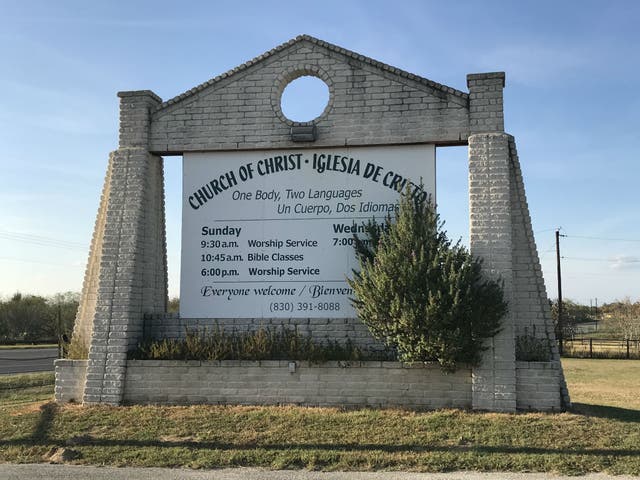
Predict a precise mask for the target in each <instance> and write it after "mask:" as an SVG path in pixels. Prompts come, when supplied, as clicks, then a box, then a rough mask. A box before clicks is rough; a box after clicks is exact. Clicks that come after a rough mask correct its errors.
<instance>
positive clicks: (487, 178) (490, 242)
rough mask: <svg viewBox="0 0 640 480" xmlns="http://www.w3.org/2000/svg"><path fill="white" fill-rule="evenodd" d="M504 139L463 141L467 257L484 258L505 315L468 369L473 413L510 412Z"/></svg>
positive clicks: (512, 380)
mask: <svg viewBox="0 0 640 480" xmlns="http://www.w3.org/2000/svg"><path fill="white" fill-rule="evenodd" d="M509 138H510V137H509V136H508V135H506V134H504V133H484V134H476V135H471V136H470V137H469V215H470V248H471V253H472V254H473V255H475V256H477V257H480V258H482V259H483V260H484V264H483V266H484V271H485V273H486V274H487V276H489V277H491V278H494V279H501V280H502V281H503V282H504V294H505V299H506V300H507V302H508V303H509V312H508V313H507V315H506V316H505V317H504V318H503V320H502V330H501V331H500V333H498V334H497V335H496V336H495V337H493V338H492V339H491V340H488V341H487V343H486V347H488V349H487V351H486V352H485V353H484V355H483V359H482V363H481V364H480V365H479V366H478V367H476V368H474V369H473V374H472V389H473V394H472V403H473V408H474V409H482V410H492V411H504V412H512V411H515V409H516V362H515V338H514V314H513V305H514V303H513V260H512V251H513V244H512V243H513V242H512V215H511V182H510V177H511V175H510V165H509Z"/></svg>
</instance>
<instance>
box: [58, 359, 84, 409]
mask: <svg viewBox="0 0 640 480" xmlns="http://www.w3.org/2000/svg"><path fill="white" fill-rule="evenodd" d="M54 365H55V372H56V373H55V375H56V388H55V398H56V402H60V403H67V402H76V403H82V393H83V391H84V382H85V379H86V376H87V360H66V359H60V360H56V361H55V362H54Z"/></svg>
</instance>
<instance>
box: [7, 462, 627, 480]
mask: <svg viewBox="0 0 640 480" xmlns="http://www.w3.org/2000/svg"><path fill="white" fill-rule="evenodd" d="M0 478H2V479H6V480H23V479H25V478H28V479H30V480H45V479H47V480H49V479H51V480H86V479H88V478H90V479H91V480H213V479H215V480H561V479H562V480H565V479H566V480H633V479H636V480H637V479H638V477H630V476H615V477H614V476H609V475H603V474H595V475H586V476H572V477H565V476H557V475H550V474H546V473H479V472H451V473H405V472H309V471H306V470H275V471H274V470H262V469H259V468H227V469H221V470H185V469H169V468H115V467H82V466H76V465H49V464H38V465H7V464H4V465H2V464H0Z"/></svg>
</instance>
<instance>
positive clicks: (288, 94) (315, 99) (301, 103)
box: [280, 75, 329, 123]
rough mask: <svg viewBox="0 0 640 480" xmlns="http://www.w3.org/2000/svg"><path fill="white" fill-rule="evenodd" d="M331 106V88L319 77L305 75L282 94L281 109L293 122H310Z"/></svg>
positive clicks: (290, 83) (289, 85) (294, 81)
mask: <svg viewBox="0 0 640 480" xmlns="http://www.w3.org/2000/svg"><path fill="white" fill-rule="evenodd" d="M328 104H329V87H328V85H327V84H326V83H324V82H323V81H322V80H321V79H319V78H318V77H314V76H311V75H305V76H303V77H298V78H296V79H295V80H293V81H291V82H289V84H288V85H287V86H286V87H285V88H284V91H283V92H282V98H281V99H280V108H281V109H282V113H283V114H284V116H285V117H287V118H288V119H289V120H291V121H293V122H301V123H302V122H310V121H311V120H314V119H316V118H318V117H319V116H320V115H322V112H324V110H325V108H327V105H328Z"/></svg>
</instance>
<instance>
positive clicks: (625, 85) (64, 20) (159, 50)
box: [0, 0, 640, 304]
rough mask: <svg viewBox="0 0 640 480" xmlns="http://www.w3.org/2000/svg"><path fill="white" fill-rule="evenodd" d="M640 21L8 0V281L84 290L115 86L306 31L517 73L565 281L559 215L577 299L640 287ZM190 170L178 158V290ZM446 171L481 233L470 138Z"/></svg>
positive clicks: (4, 209)
mask: <svg viewBox="0 0 640 480" xmlns="http://www.w3.org/2000/svg"><path fill="white" fill-rule="evenodd" d="M639 23H640V3H639V2H635V1H609V2H592V1H565V2H558V1H535V2H533V1H532V2H519V1H512V2H509V1H483V2H478V1H472V0H470V1H458V2H454V1H452V2H442V1H426V0H421V1H401V0H396V1H394V2H382V1H375V0H366V1H356V0H352V1H345V0H341V1H332V0H328V1H324V2H308V3H305V4H301V3H300V2H289V1H272V2H265V1H236V2H222V1H218V2H210V1H201V2H197V1H193V2H189V1H184V2H174V1H159V0H154V1H126V2H125V1H111V2H87V1H86V0H83V1H77V2H75V1H64V0H60V1H56V2H50V1H37V0H30V1H25V0H17V1H9V0H0V25H1V28H0V59H1V61H0V72H1V74H0V145H1V146H2V151H1V153H0V296H4V297H7V296H9V295H11V294H13V293H15V292H17V291H20V292H23V293H34V294H41V295H51V294H54V293H56V292H63V291H80V289H81V288H82V279H83V276H84V270H85V266H86V261H87V256H88V248H89V243H90V241H91V235H92V232H93V225H94V221H95V216H96V212H97V208H98V202H99V196H100V190H101V188H102V183H103V179H104V174H105V171H106V166H107V159H108V155H109V152H111V151H112V150H115V149H116V148H117V133H118V99H117V97H116V92H118V91H121V90H152V91H154V92H155V93H156V94H158V95H159V96H160V97H162V98H163V99H164V100H167V99H170V98H173V97H174V96H176V95H178V94H180V93H182V92H184V91H186V90H189V89H190V88H192V87H194V86H196V85H199V84H200V83H202V82H204V81H206V80H208V79H210V78H212V77H214V76H216V75H219V74H221V73H223V72H225V71H227V70H229V69H231V68H234V67H235V66H237V65H240V64H242V63H244V62H246V61H247V60H249V59H252V58H254V57H255V56H257V55H260V54H262V53H263V52H265V51H267V50H270V49H271V48H273V47H275V46H277V45H279V44H281V43H283V42H286V41H288V40H290V39H291V38H293V37H295V36H297V35H299V34H302V33H306V34H309V35H312V36H315V37H317V38H320V39H322V40H325V41H327V42H330V43H333V44H336V45H339V46H341V47H344V48H347V49H349V50H353V51H356V52H358V53H360V54H363V55H366V56H369V57H372V58H374V59H376V60H380V61H382V62H384V63H388V64H391V65H393V66H396V67H398V68H401V69H404V70H407V71H409V72H412V73H415V74H417V75H420V76H423V77H426V78H429V79H431V80H434V81H436V82H439V83H443V84H445V85H448V86H450V87H453V88H456V89H458V90H462V91H467V86H466V75H467V74H468V73H480V72H492V71H504V72H506V87H505V90H504V109H505V130H506V132H507V133H510V134H512V135H514V136H515V138H516V143H517V146H518V151H519V155H520V161H521V164H522V170H523V175H524V179H525V188H526V191H527V198H528V202H529V208H530V211H531V217H532V221H533V229H534V233H535V237H536V242H537V246H538V251H539V254H540V258H541V262H542V267H543V272H544V277H545V282H546V286H547V291H548V294H549V296H550V297H551V298H555V297H556V296H557V281H556V263H555V230H556V229H557V228H561V233H562V234H563V235H566V237H562V238H561V254H562V256H563V258H562V274H563V275H562V278H563V282H562V288H563V294H564V297H565V298H571V299H573V300H576V301H579V302H582V303H586V304H589V303H590V302H594V301H595V299H598V300H597V301H598V302H599V304H602V303H604V302H610V301H613V300H616V299H624V298H626V297H629V298H630V299H631V300H632V301H635V300H638V299H640V213H639V212H640V209H639V206H640V202H639V200H640V194H639V193H638V188H637V185H638V183H639V179H640V162H639V161H638V160H639V159H638V153H637V152H638V144H639V143H640V142H639V141H640V96H639V93H638V92H639V90H640V89H639V88H638V87H639V86H640V85H639V83H640V81H639V80H638V79H639V78H640V62H638V53H637V52H638V51H640V30H639V29H638V24H639ZM295 107H296V105H295V104H294V105H293V107H291V108H293V109H294V110H295ZM303 108H305V109H306V108H310V109H311V108H313V105H311V106H307V105H304V107H303ZM301 114H302V115H304V112H302V113H301ZM181 168H182V167H181V158H180V157H169V158H166V159H165V175H166V179H165V182H166V203H167V243H168V259H169V293H170V295H171V296H175V295H177V294H178V292H179V269H180V222H181V213H180V205H181V204H180V195H181V191H180V190H181V186H180V185H181V171H182V170H181ZM437 172H438V174H437V182H438V183H437V188H438V208H439V212H440V214H441V216H442V218H443V219H444V220H445V222H446V224H445V228H446V229H447V231H448V233H449V236H450V237H452V238H455V239H457V238H461V239H462V241H463V242H465V243H466V242H468V228H469V220H468V194H467V149H466V147H449V148H438V149H437Z"/></svg>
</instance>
